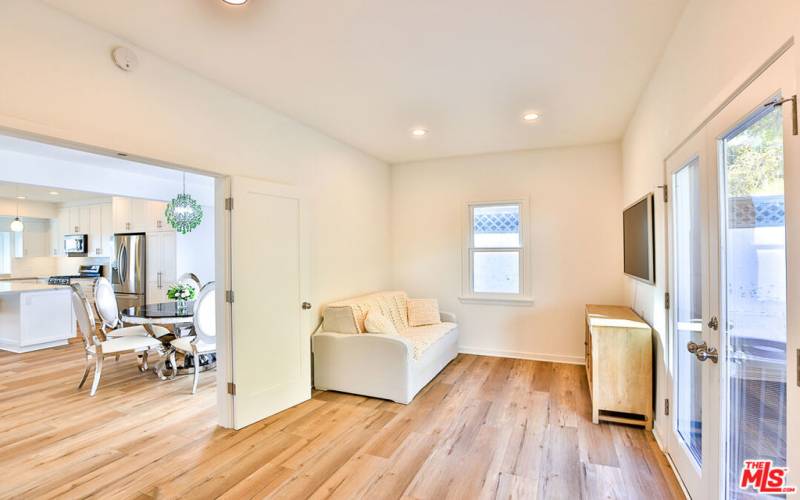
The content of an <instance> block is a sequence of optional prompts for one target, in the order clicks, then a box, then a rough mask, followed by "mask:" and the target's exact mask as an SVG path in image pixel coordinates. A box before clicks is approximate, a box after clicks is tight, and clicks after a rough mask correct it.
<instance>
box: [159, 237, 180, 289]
mask: <svg viewBox="0 0 800 500" xmlns="http://www.w3.org/2000/svg"><path fill="white" fill-rule="evenodd" d="M177 254H178V251H177V237H176V234H175V232H174V231H171V232H166V231H165V232H163V233H161V281H162V283H163V286H164V289H165V290H166V289H167V288H169V287H170V285H172V284H173V283H175V282H176V281H177V280H178V274H177V273H178V255H177Z"/></svg>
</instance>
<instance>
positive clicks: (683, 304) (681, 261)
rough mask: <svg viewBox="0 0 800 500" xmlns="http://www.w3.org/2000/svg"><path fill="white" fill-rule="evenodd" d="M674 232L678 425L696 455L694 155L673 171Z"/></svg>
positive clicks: (698, 297)
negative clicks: (690, 345) (690, 346)
mask: <svg viewBox="0 0 800 500" xmlns="http://www.w3.org/2000/svg"><path fill="white" fill-rule="evenodd" d="M673 193H674V203H673V210H674V213H673V221H674V222H673V226H674V227H673V231H674V235H675V238H674V239H675V243H674V244H675V248H674V249H673V253H674V265H675V285H674V287H673V289H674V292H673V293H674V294H675V297H674V300H675V307H674V309H673V310H674V314H675V317H674V324H675V339H676V344H675V357H676V358H675V359H676V367H675V380H676V381H677V391H676V393H677V400H676V403H677V404H676V408H675V410H676V411H677V419H676V421H677V427H678V428H677V431H678V435H679V436H680V437H681V439H682V440H683V443H684V445H685V446H686V447H687V448H688V449H689V452H690V453H691V455H692V456H693V457H694V459H695V460H696V461H697V463H698V465H699V464H701V463H702V458H703V446H702V444H703V443H702V435H703V427H702V423H703V414H702V409H703V408H702V398H703V379H702V376H701V366H702V365H701V364H700V361H698V359H697V358H696V357H695V355H694V354H691V353H690V352H689V351H688V350H687V349H686V346H687V344H688V343H689V342H695V343H697V344H699V343H701V342H702V341H703V339H702V335H703V323H702V318H703V295H702V293H703V286H702V281H701V278H702V272H703V269H702V253H701V252H702V250H701V242H700V236H701V233H700V231H701V212H700V164H699V162H698V160H696V159H695V160H693V161H692V162H690V163H689V164H687V165H686V166H685V167H683V168H682V169H680V170H678V171H677V172H676V173H675V174H674V175H673Z"/></svg>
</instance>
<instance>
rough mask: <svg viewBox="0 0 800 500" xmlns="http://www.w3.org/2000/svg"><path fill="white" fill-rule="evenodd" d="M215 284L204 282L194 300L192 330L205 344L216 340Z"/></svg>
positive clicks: (213, 342)
mask: <svg viewBox="0 0 800 500" xmlns="http://www.w3.org/2000/svg"><path fill="white" fill-rule="evenodd" d="M216 296H217V295H216V286H215V285H214V283H213V282H211V283H208V284H206V286H204V287H203V291H202V292H200V296H199V297H197V300H195V302H194V332H195V335H197V340H199V341H200V342H203V343H206V344H215V343H216V342H217V305H216V300H215V299H216Z"/></svg>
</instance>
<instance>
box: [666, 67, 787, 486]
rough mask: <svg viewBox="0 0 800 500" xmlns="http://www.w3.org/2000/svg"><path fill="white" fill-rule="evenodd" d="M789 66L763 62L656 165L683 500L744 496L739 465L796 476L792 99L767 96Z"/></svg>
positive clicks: (778, 88) (779, 88) (781, 88)
mask: <svg viewBox="0 0 800 500" xmlns="http://www.w3.org/2000/svg"><path fill="white" fill-rule="evenodd" d="M792 62H793V60H792V54H791V52H789V53H786V54H783V55H782V56H781V57H779V58H777V59H776V60H775V61H774V62H772V63H771V64H770V65H769V66H767V67H766V68H765V69H764V71H763V72H761V73H760V74H759V75H758V76H757V77H756V78H754V79H753V81H752V82H751V83H750V84H749V85H748V86H747V87H746V88H745V89H744V90H742V91H741V92H740V93H739V94H738V95H737V96H735V97H734V98H733V99H732V100H731V101H730V102H729V103H728V104H727V105H726V106H725V107H724V108H723V109H721V110H720V111H719V112H718V113H717V114H716V115H715V116H714V117H713V118H711V119H710V120H709V122H708V123H707V125H706V126H704V127H703V128H702V129H701V130H700V131H699V132H697V134H696V135H695V136H694V137H693V138H692V139H691V140H689V141H688V142H687V143H686V144H685V145H684V146H683V147H682V148H681V149H680V150H679V151H677V152H676V153H675V154H673V155H672V156H671V157H670V158H669V159H668V160H667V164H666V173H667V178H668V179H669V181H668V182H669V183H670V186H671V189H672V197H671V198H672V199H671V200H670V201H671V206H670V209H669V227H670V237H669V242H670V243H669V244H670V246H669V253H670V270H671V272H670V284H669V289H670V292H671V294H672V297H673V301H672V303H673V307H672V309H671V310H670V338H671V345H672V353H671V358H670V359H671V362H670V363H671V373H672V377H671V383H672V398H673V401H674V405H673V408H674V409H673V410H672V415H671V432H670V440H669V443H668V452H669V454H670V456H671V458H672V459H673V462H674V463H675V465H676V468H677V470H678V473H679V474H680V476H681V478H682V480H683V481H684V484H685V485H686V488H687V490H688V491H689V493H690V495H691V496H692V497H693V498H703V499H705V498H709V499H712V498H735V499H739V498H751V497H754V496H755V495H756V494H757V491H756V488H754V487H753V485H750V486H747V487H746V488H742V487H741V485H740V483H741V478H742V470H743V467H744V466H745V461H751V460H769V461H771V464H772V466H773V467H775V468H781V467H786V466H787V464H788V465H789V481H788V482H787V483H786V484H787V485H796V484H797V479H794V478H796V477H797V475H796V473H795V476H792V465H793V464H794V466H795V467H800V463H798V460H797V459H798V458H800V457H794V458H793V456H792V453H794V452H793V451H792V450H796V449H797V445H800V436H797V435H796V434H798V433H792V432H789V433H787V422H796V421H797V419H798V417H800V408H799V407H798V399H800V395H799V394H798V393H797V391H798V387H797V380H796V377H797V375H796V367H797V365H796V359H795V355H793V354H792V353H795V349H796V348H797V346H798V341H797V337H798V331H797V327H798V323H800V311H798V308H797V306H796V305H794V306H791V305H792V304H796V299H795V300H794V301H793V300H792V298H793V297H794V296H796V294H797V292H796V291H797V290H798V289H800V288H798V287H800V276H798V275H794V276H793V275H792V273H788V272H787V270H788V269H789V268H790V267H791V266H792V263H793V262H794V263H797V262H800V241H798V237H797V232H798V229H800V228H798V227H797V222H796V217H794V216H795V214H796V213H797V209H794V210H793V209H792V207H793V206H795V205H796V204H797V200H798V199H800V178H798V177H800V176H797V173H796V169H792V168H790V165H794V166H797V165H798V156H797V149H798V146H797V141H798V137H797V136H795V135H793V128H794V127H793V125H794V124H793V123H792V122H793V116H794V113H793V110H792V106H791V103H787V104H779V103H780V102H781V101H783V100H785V99H786V98H789V97H791V96H793V95H794V94H795V93H796V85H795V73H794V71H795V68H794V65H793V64H792ZM793 239H794V242H793V241H792V240H793ZM795 265H796V264H795ZM794 274H797V273H794ZM698 296H699V298H698ZM787 305H790V307H787ZM690 342H692V344H691V347H692V350H693V351H694V353H693V354H692V353H689V350H688V349H687V347H686V346H687V344H689V343H690ZM698 344H699V345H701V346H703V347H702V349H698V348H697V345H698ZM698 353H700V354H702V355H698ZM714 355H717V356H718V362H714ZM797 356H800V353H798V354H797ZM789 429H791V426H790V427H789ZM793 445H794V446H793ZM765 485H766V483H765ZM762 492H763V491H762ZM773 493H779V492H773Z"/></svg>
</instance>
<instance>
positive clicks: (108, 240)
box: [100, 203, 114, 257]
mask: <svg viewBox="0 0 800 500" xmlns="http://www.w3.org/2000/svg"><path fill="white" fill-rule="evenodd" d="M100 240H101V242H100V248H101V254H102V256H103V257H111V254H113V253H114V217H113V210H112V207H111V203H104V204H102V205H100Z"/></svg>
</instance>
